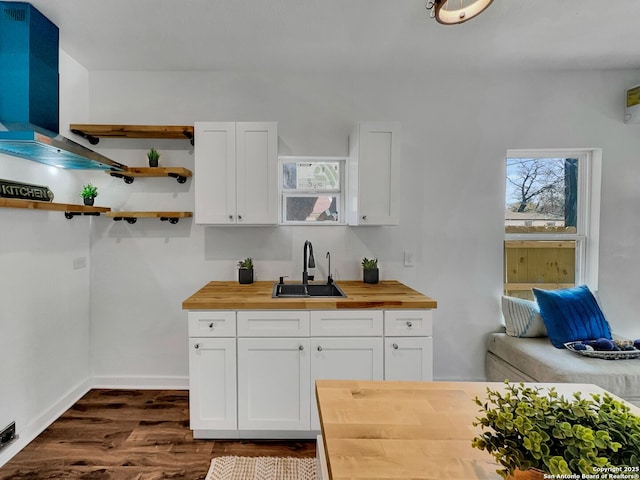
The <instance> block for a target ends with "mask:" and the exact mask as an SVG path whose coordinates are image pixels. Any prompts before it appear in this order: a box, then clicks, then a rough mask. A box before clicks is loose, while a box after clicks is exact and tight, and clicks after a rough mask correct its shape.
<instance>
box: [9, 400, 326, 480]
mask: <svg viewBox="0 0 640 480" xmlns="http://www.w3.org/2000/svg"><path fill="white" fill-rule="evenodd" d="M222 455H245V456H261V455H274V456H290V457H313V456H315V441H305V440H301V441H283V442H280V441H226V440H225V441H220V440H194V439H193V435H192V432H191V430H189V393H188V391H182V390H162V391H159V390H91V391H90V392H89V393H87V394H86V395H85V396H84V397H83V398H82V399H80V400H79V401H78V402H77V403H76V404H75V405H73V407H71V408H70V409H69V410H67V412H65V413H64V415H62V416H61V417H60V418H59V419H58V420H56V421H55V422H54V423H53V424H51V426H49V428H47V429H46V430H45V431H44V432H42V434H41V435H39V436H38V438H36V439H35V440H34V441H33V442H31V443H30V444H29V445H27V446H26V447H25V448H24V449H23V450H22V451H21V452H20V453H18V454H17V455H16V456H15V457H13V458H12V459H11V460H10V461H9V462H8V463H7V464H6V465H5V466H4V467H2V468H0V480H9V479H11V480H34V479H65V480H73V479H82V480H134V479H135V480H160V479H189V480H198V479H204V478H205V476H206V473H207V471H208V469H209V464H210V463H211V459H212V458H213V457H219V456H222Z"/></svg>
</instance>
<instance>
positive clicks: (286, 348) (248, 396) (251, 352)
mask: <svg viewBox="0 0 640 480" xmlns="http://www.w3.org/2000/svg"><path fill="white" fill-rule="evenodd" d="M309 399H310V397H309V339H308V338H239V339H238V428H239V429H240V430H309V413H310V400H309Z"/></svg>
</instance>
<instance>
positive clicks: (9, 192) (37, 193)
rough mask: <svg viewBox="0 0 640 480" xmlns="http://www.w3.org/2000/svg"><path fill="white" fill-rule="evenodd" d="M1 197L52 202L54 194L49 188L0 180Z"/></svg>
mask: <svg viewBox="0 0 640 480" xmlns="http://www.w3.org/2000/svg"><path fill="white" fill-rule="evenodd" d="M0 197H4V198H19V199H21V200H39V201H41V202H51V201H52V200H53V192H52V191H51V190H50V189H49V187H45V186H42V185H31V184H29V183H18V182H12V181H11V180H2V179H0Z"/></svg>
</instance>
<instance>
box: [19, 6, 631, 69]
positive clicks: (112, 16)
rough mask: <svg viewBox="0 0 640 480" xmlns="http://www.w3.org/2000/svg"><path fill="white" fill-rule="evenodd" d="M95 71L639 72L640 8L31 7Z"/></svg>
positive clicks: (77, 57)
mask: <svg viewBox="0 0 640 480" xmlns="http://www.w3.org/2000/svg"><path fill="white" fill-rule="evenodd" d="M29 3H31V4H32V5H34V6H35V7H36V8H38V9H39V10H40V11H41V12H42V13H43V14H44V15H45V16H47V17H48V18H49V19H50V20H52V21H53V22H54V23H55V24H56V25H57V26H58V27H59V28H60V46H61V48H63V49H64V50H65V51H66V52H67V53H68V54H69V55H71V56H72V57H73V58H75V59H76V60H77V61H79V62H80V63H81V64H83V65H84V66H85V67H86V68H88V69H89V70H224V71H229V70H238V71H252V70H256V71H263V70H271V69H273V70H283V71H284V70H286V71H291V70H303V71H309V70H312V71H313V70H325V71H338V72H339V71H345V70H350V71H365V72H369V71H382V70H390V69H393V70H400V71H407V72H416V73H417V72H428V71H429V70H432V69H434V68H437V69H441V68H469V67H471V68H475V67H487V68H491V69H496V68H508V69H511V68H517V69H521V68H535V69H546V68H548V69H619V68H622V69H635V68H640V0H613V1H605V0H556V1H552V0H494V2H493V4H492V5H491V6H490V7H489V8H488V9H487V10H486V11H485V12H484V13H482V14H481V15H480V16H478V17H477V18H475V19H472V20H470V21H468V22H467V23H464V24H462V25H457V26H443V25H440V24H438V23H436V21H435V20H433V19H430V18H429V14H428V12H427V11H426V9H425V1H424V0H315V1H312V0H31V1H30V2H29Z"/></svg>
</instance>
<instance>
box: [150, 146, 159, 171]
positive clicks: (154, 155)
mask: <svg viewBox="0 0 640 480" xmlns="http://www.w3.org/2000/svg"><path fill="white" fill-rule="evenodd" d="M147 158H148V159H149V166H150V167H157V166H158V159H159V158H160V154H159V153H158V151H157V150H156V149H155V148H154V147H151V150H149V151H148V152H147Z"/></svg>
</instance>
